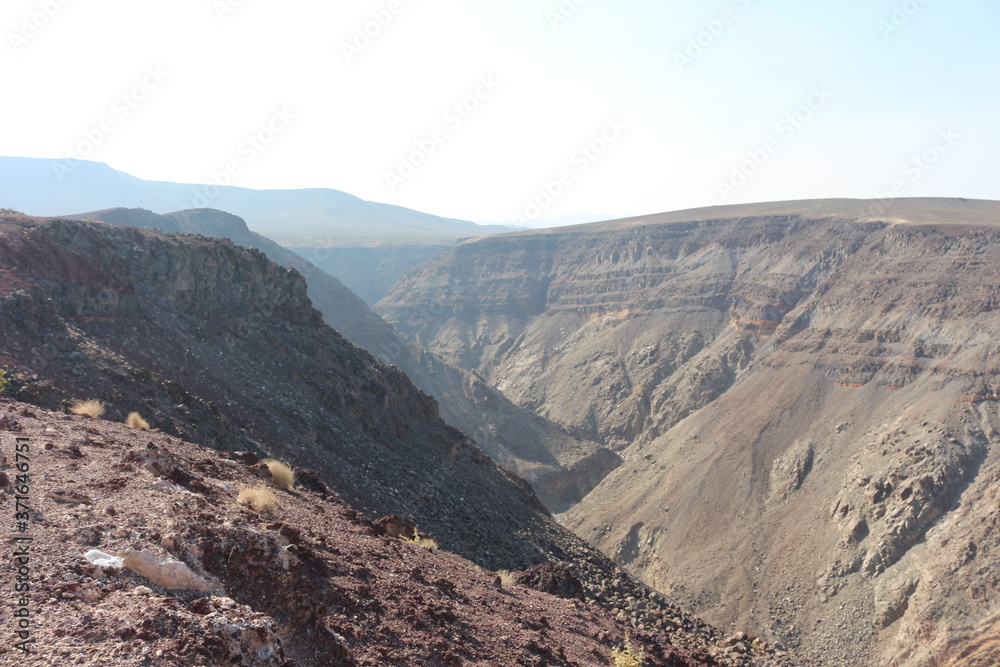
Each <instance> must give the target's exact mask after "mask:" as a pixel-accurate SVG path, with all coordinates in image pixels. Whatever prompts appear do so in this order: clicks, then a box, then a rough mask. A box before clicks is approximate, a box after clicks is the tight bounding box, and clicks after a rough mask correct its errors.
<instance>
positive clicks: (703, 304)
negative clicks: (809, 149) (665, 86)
mask: <svg viewBox="0 0 1000 667" xmlns="http://www.w3.org/2000/svg"><path fill="white" fill-rule="evenodd" d="M838 211H839V212H838ZM871 211H879V212H880V213H884V215H881V216H876V217H874V218H873V217H872V216H871V215H869V213H870V212H871ZM734 212H738V214H739V217H733V218H728V217H725V215H724V214H725V213H734ZM711 213H712V211H700V212H696V213H694V214H691V215H690V218H691V219H687V220H685V219H684V214H683V213H680V214H670V215H666V216H659V217H657V216H654V217H652V218H647V219H634V220H628V221H621V222H618V223H599V224H596V225H584V226H580V227H576V228H571V229H560V230H550V231H547V232H544V233H523V234H511V235H504V236H498V237H487V238H483V239H477V240H473V241H469V242H466V243H464V244H460V245H458V246H457V247H455V248H453V249H451V250H449V251H446V252H444V253H442V254H441V255H439V256H437V257H436V258H435V259H434V260H432V261H431V262H429V263H426V264H424V265H423V266H421V267H418V268H417V269H415V270H414V271H412V272H411V273H410V274H409V275H408V276H407V277H406V278H405V279H404V280H403V281H402V282H401V283H400V284H399V285H397V287H396V288H395V289H394V291H393V293H392V294H390V295H389V296H388V297H387V298H386V299H385V300H383V301H382V302H381V304H380V305H379V311H380V312H381V313H382V314H383V315H384V316H385V317H386V318H387V319H388V320H389V321H390V322H392V323H393V324H395V326H397V327H399V328H400V329H401V330H402V331H404V332H405V333H409V334H410V335H412V336H413V337H414V338H416V339H417V340H419V341H420V342H421V343H423V344H425V345H427V346H428V347H429V348H430V349H432V350H434V351H437V352H438V353H440V354H442V355H444V356H445V357H446V358H448V359H450V360H452V361H454V362H455V363H458V364H460V365H463V366H465V367H467V368H473V369H476V370H477V372H479V373H480V374H482V375H483V377H485V378H487V379H488V381H489V382H490V383H491V384H493V385H494V386H496V387H498V388H500V389H501V390H503V391H504V392H505V393H506V394H507V395H508V396H509V397H511V398H513V399H514V400H515V401H517V402H518V403H520V404H521V405H524V406H526V407H531V408H532V409H535V410H537V411H539V412H540V413H541V414H543V415H546V416H548V417H550V418H552V419H554V420H555V421H557V422H559V423H561V424H563V425H565V426H566V427H567V428H569V429H570V430H571V431H572V432H576V433H579V434H581V435H585V436H588V437H593V438H595V439H598V440H601V441H604V442H607V443H609V444H611V445H612V446H614V447H616V448H618V449H619V450H621V453H622V456H623V457H624V458H625V464H624V465H623V466H621V467H620V468H618V469H617V470H616V471H614V472H613V473H611V474H610V475H609V476H608V477H607V478H606V479H605V480H603V481H602V482H601V484H599V485H598V487H597V488H596V489H595V490H594V491H593V492H592V493H591V494H589V495H588V496H587V497H585V498H584V500H583V501H582V502H581V503H580V504H579V505H577V506H576V507H574V508H573V509H572V510H571V511H570V512H568V514H567V515H566V522H567V525H569V526H570V527H572V528H574V529H575V530H577V532H578V533H579V534H580V535H582V536H584V537H586V538H588V539H589V540H591V541H592V542H593V543H595V544H597V545H598V546H600V547H601V548H602V549H603V550H604V551H605V552H606V553H608V554H609V555H612V556H614V557H615V558H616V559H617V560H618V561H619V562H621V563H623V564H626V565H627V566H628V567H629V569H631V570H632V571H633V572H635V573H636V574H638V575H640V576H641V577H643V578H644V579H645V580H646V581H647V582H649V583H651V584H653V585H654V586H656V587H658V588H660V589H661V590H665V591H669V592H671V593H672V594H673V595H675V596H677V597H679V598H680V599H682V600H684V601H686V602H688V603H689V604H691V605H693V606H694V607H695V608H696V609H697V610H698V611H699V612H700V613H702V614H703V615H705V616H706V617H707V618H708V619H710V620H711V621H713V622H715V623H716V624H718V625H722V626H727V625H728V624H731V623H732V624H735V625H736V626H737V627H741V628H744V629H747V630H749V631H752V632H760V633H763V634H764V635H765V636H769V637H772V638H774V639H777V640H780V641H783V642H786V643H788V644H790V645H793V646H799V647H801V648H802V650H804V651H806V652H807V653H811V654H812V655H814V656H815V657H818V658H821V659H822V660H823V661H824V663H826V664H844V665H857V664H893V665H925V664H926V665H929V664H939V662H940V661H947V660H949V659H952V658H954V657H955V656H957V655H960V654H961V653H962V651H964V650H966V648H965V647H966V645H967V643H968V642H970V641H971V642H975V641H977V639H976V637H977V633H981V632H987V631H986V630H982V628H984V627H988V625H989V622H988V619H989V618H991V615H995V614H996V612H997V609H998V605H1000V542H998V539H1000V538H998V535H1000V533H998V532H997V525H998V524H997V521H998V517H1000V510H998V509H997V507H998V505H997V498H998V494H1000V459H998V457H1000V435H998V428H1000V417H998V397H1000V348H998V345H997V340H998V339H1000V316H998V314H997V313H998V309H1000V269H998V267H1000V224H998V223H1000V205H998V204H997V203H995V202H972V201H969V202H966V201H959V200H908V201H900V202H897V203H893V204H892V205H891V206H890V208H889V210H885V207H884V206H882V207H881V208H879V203H877V202H874V203H873V202H839V203H838V202H796V203H791V204H787V205H781V204H772V205H763V206H760V207H755V206H744V207H739V208H738V209H733V210H722V209H718V210H715V213H716V215H717V216H718V217H712V215H711ZM414 311H419V312H423V313H437V314H439V315H438V316H437V317H431V318H427V317H425V318H423V319H422V320H418V323H419V326H411V327H407V323H409V322H413V321H417V320H415V318H414V317H413V313H414ZM981 624H984V625H981ZM986 643H987V645H988V644H989V642H986ZM993 644H995V640H994V641H993Z"/></svg>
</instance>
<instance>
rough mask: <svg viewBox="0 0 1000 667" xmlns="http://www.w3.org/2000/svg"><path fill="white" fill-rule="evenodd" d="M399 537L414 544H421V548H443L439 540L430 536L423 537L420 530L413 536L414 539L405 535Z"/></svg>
mask: <svg viewBox="0 0 1000 667" xmlns="http://www.w3.org/2000/svg"><path fill="white" fill-rule="evenodd" d="M399 537H400V538H401V539H404V540H406V541H407V542H413V543H414V544H419V545H420V546H422V547H423V548H425V549H440V548H441V545H439V544H438V541H437V540H435V539H434V538H433V537H431V536H430V535H421V534H420V531H419V530H417V531H415V534H414V535H413V537H405V536H403V535H400V536H399Z"/></svg>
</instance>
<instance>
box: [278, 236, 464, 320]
mask: <svg viewBox="0 0 1000 667" xmlns="http://www.w3.org/2000/svg"><path fill="white" fill-rule="evenodd" d="M448 245H449V244H440V243H424V244H414V243H395V244H384V245H374V246H357V247H345V248H320V247H315V248H289V249H290V250H293V251H295V252H296V253H298V254H300V255H302V256H303V257H305V258H306V259H307V260H309V261H310V262H312V263H313V264H315V265H316V266H317V267H319V268H320V269H322V270H323V271H325V272H326V273H329V274H330V275H331V276H333V277H335V278H336V279H337V280H339V281H340V282H342V283H344V285H345V286H347V288H348V289H349V290H351V291H352V292H354V293H355V294H357V295H358V296H359V297H361V299H362V300H363V301H364V302H365V303H367V304H368V305H369V306H373V305H375V304H376V303H378V302H379V301H381V300H382V297H384V296H385V295H386V293H387V292H388V291H389V289H390V288H391V287H392V286H393V285H395V284H396V281H398V280H399V279H400V278H401V277H402V276H403V274H404V273H406V272H407V271H409V270H410V269H411V268H413V267H414V266H416V265H417V264H420V263H421V262H424V261H426V260H428V259H430V258H431V257H433V256H434V255H436V254H437V253H438V252H440V251H441V250H444V249H445V248H447V247H448Z"/></svg>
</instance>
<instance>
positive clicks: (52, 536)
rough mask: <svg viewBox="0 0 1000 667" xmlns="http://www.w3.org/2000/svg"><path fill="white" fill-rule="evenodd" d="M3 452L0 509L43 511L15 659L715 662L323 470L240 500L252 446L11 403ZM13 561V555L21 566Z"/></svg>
mask: <svg viewBox="0 0 1000 667" xmlns="http://www.w3.org/2000/svg"><path fill="white" fill-rule="evenodd" d="M18 445H20V449H18ZM18 451H21V452H22V454H21V458H20V459H18V460H15V458H16V456H17V452H18ZM0 452H2V454H0V509H2V511H3V512H4V513H5V515H6V516H8V517H12V516H13V515H14V512H15V509H14V504H15V498H14V496H15V494H17V495H19V496H22V500H21V501H20V502H21V503H26V504H27V505H28V506H29V507H30V508H31V509H30V512H29V513H30V518H29V519H27V520H25V521H24V523H23V524H22V525H21V526H20V528H19V529H15V530H14V532H13V533H10V534H7V535H5V536H4V542H5V544H6V545H7V546H8V548H10V549H13V548H14V547H15V546H19V547H23V549H24V553H25V554H27V555H25V556H23V558H25V559H26V563H27V565H25V566H24V568H23V572H21V574H20V575H18V576H21V577H23V581H25V582H27V583H28V584H29V585H30V587H31V588H30V601H29V603H28V604H27V605H24V606H21V605H20V603H19V602H18V601H17V598H16V597H14V596H13V595H7V596H4V599H3V602H2V603H0V609H2V610H3V611H2V616H3V617H4V618H5V619H7V620H8V621H9V620H10V619H11V618H12V617H13V616H12V615H13V614H14V613H17V614H19V616H18V618H23V619H25V620H26V621H27V626H26V627H28V628H29V630H27V631H24V632H30V634H28V635H25V636H23V637H19V638H18V641H27V642H28V643H27V644H25V646H26V647H28V648H30V649H31V653H30V654H27V653H23V652H22V651H20V650H19V649H18V648H17V646H16V645H15V643H14V642H13V641H10V640H8V641H4V642H3V643H2V644H0V663H2V664H7V665H14V664H17V665H25V666H27V665H38V666H41V665H45V666H51V665H161V666H166V665H185V666H186V665H229V664H240V665H248V666H259V667H265V666H275V667H277V666H281V667H292V666H303V667H305V666H309V665H317V666H319V665H322V666H324V667H328V666H329V667H343V666H350V665H355V666H357V667H362V666H364V665H370V666H375V665H401V666H405V667H410V666H411V665H428V666H432V665H442V666H444V665H565V666H569V665H577V666H581V667H582V666H585V665H587V666H605V665H609V664H612V652H613V651H614V650H615V649H617V648H620V647H621V646H622V645H623V643H624V641H625V639H626V637H628V638H629V640H630V642H631V644H632V645H633V646H635V647H641V649H642V650H644V652H645V654H646V657H647V660H646V662H645V663H644V664H646V665H662V666H667V665H671V666H675V667H694V666H697V665H706V666H707V665H718V664H720V663H719V662H718V661H716V660H715V659H713V658H712V656H711V654H710V653H709V652H708V651H707V650H697V649H695V650H692V649H683V648H677V647H674V646H671V645H670V643H669V642H668V641H667V638H666V635H664V634H663V633H659V632H656V633H650V632H645V631H642V630H638V629H636V628H634V627H632V626H631V625H630V624H628V623H627V622H625V621H623V620H617V619H615V618H614V616H612V615H611V614H610V613H609V612H607V611H605V610H604V609H602V608H600V607H597V606H595V605H591V604H587V603H585V602H583V601H582V600H580V599H578V598H573V597H571V596H570V593H571V591H569V590H568V589H565V588H564V589H562V590H560V589H559V588H558V587H552V586H551V584H552V583H554V582H558V581H560V579H559V578H558V576H550V577H549V578H548V579H545V578H544V577H543V578H542V579H541V580H540V579H539V578H538V577H525V576H520V577H516V579H518V580H522V579H524V580H527V581H529V582H531V583H532V585H534V586H536V587H538V588H539V590H534V589H533V588H532V587H529V586H527V585H521V584H518V583H516V582H515V581H510V580H508V579H506V578H504V579H502V580H501V579H500V578H499V577H498V575H497V573H494V572H489V571H486V570H483V569H482V568H480V567H478V566H476V565H474V564H473V563H471V562H469V561H467V560H465V559H464V558H461V557H460V556H457V555H454V554H451V553H448V552H446V551H442V550H439V549H437V548H433V547H430V548H425V547H423V546H418V545H417V544H414V543H411V542H409V541H406V540H404V539H402V538H398V537H392V536H388V535H382V534H379V532H378V531H377V530H376V526H375V525H374V524H372V522H370V521H369V520H367V519H366V518H365V517H363V516H361V515H359V514H358V513H357V512H355V511H353V510H352V509H350V508H348V507H347V506H346V505H344V504H343V502H342V501H341V500H340V499H338V498H337V496H336V495H335V494H332V493H330V492H328V491H326V490H325V489H324V488H323V486H322V485H321V484H319V483H318V481H317V480H318V475H317V473H316V472H315V471H309V470H302V469H300V470H298V471H297V472H298V474H299V477H300V478H301V480H302V481H301V482H300V484H299V486H298V488H292V489H291V490H280V489H274V490H273V491H272V493H274V494H275V496H276V505H275V506H274V507H273V508H272V509H264V510H261V509H257V508H254V507H253V506H247V505H243V504H241V503H240V502H239V500H238V498H239V493H240V490H241V488H255V487H259V486H260V485H263V484H266V483H267V482H266V480H269V477H270V476H269V473H268V472H267V470H266V468H264V466H263V464H261V463H255V462H254V459H253V458H248V457H246V456H245V455H241V456H233V455H227V454H223V453H221V452H218V451H213V450H210V449H205V448H202V447H199V446H196V445H193V444H190V443H187V442H184V441H181V440H178V439H177V438H175V437H172V436H169V435H166V434H164V433H162V432H155V431H137V430H132V429H129V428H126V427H125V426H124V425H122V424H116V423H112V422H109V421H104V420H100V419H91V418H89V417H84V416H70V415H66V414H61V413H50V412H47V411H44V410H40V409H39V408H37V407H34V406H29V405H27V404H23V403H16V402H13V401H10V400H9V399H0ZM16 464H20V465H21V466H22V467H24V466H28V472H27V473H25V472H20V473H19V472H18V469H17V466H16ZM18 537H20V538H31V541H30V542H27V541H24V540H21V541H18V542H13V541H12V538H18ZM25 545H26V546H25ZM95 551H99V552H101V553H100V554H95ZM102 557H104V558H107V557H111V558H112V559H113V558H116V557H117V558H124V562H123V563H122V564H120V565H113V564H106V565H103V566H102V564H101V563H100V562H97V563H95V562H92V561H97V560H99V559H100V558H102ZM17 571H18V568H17V567H16V566H15V564H14V563H13V561H12V559H9V558H6V559H4V564H3V567H2V572H3V575H4V577H5V580H6V581H12V580H13V579H14V577H15V575H16V574H17ZM549 573H550V575H559V573H558V572H556V571H551V570H550V571H549ZM562 576H563V580H566V581H569V582H572V580H571V579H566V577H565V575H562ZM546 582H548V583H546ZM539 584H541V585H540V586H539ZM541 590H549V591H554V592H557V593H561V594H562V595H563V597H557V596H556V595H552V594H550V593H547V592H541ZM713 650H715V652H716V653H720V652H721V651H718V650H717V649H713Z"/></svg>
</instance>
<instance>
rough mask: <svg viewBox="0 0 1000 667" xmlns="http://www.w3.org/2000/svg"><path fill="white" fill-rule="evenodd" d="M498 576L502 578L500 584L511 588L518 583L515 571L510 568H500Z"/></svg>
mask: <svg viewBox="0 0 1000 667" xmlns="http://www.w3.org/2000/svg"><path fill="white" fill-rule="evenodd" d="M497 576H498V577H499V578H500V585H501V586H503V587H504V588H510V587H511V586H513V585H514V584H516V583H517V581H516V580H515V577H514V573H513V572H511V571H510V570H500V571H499V572H497Z"/></svg>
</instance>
